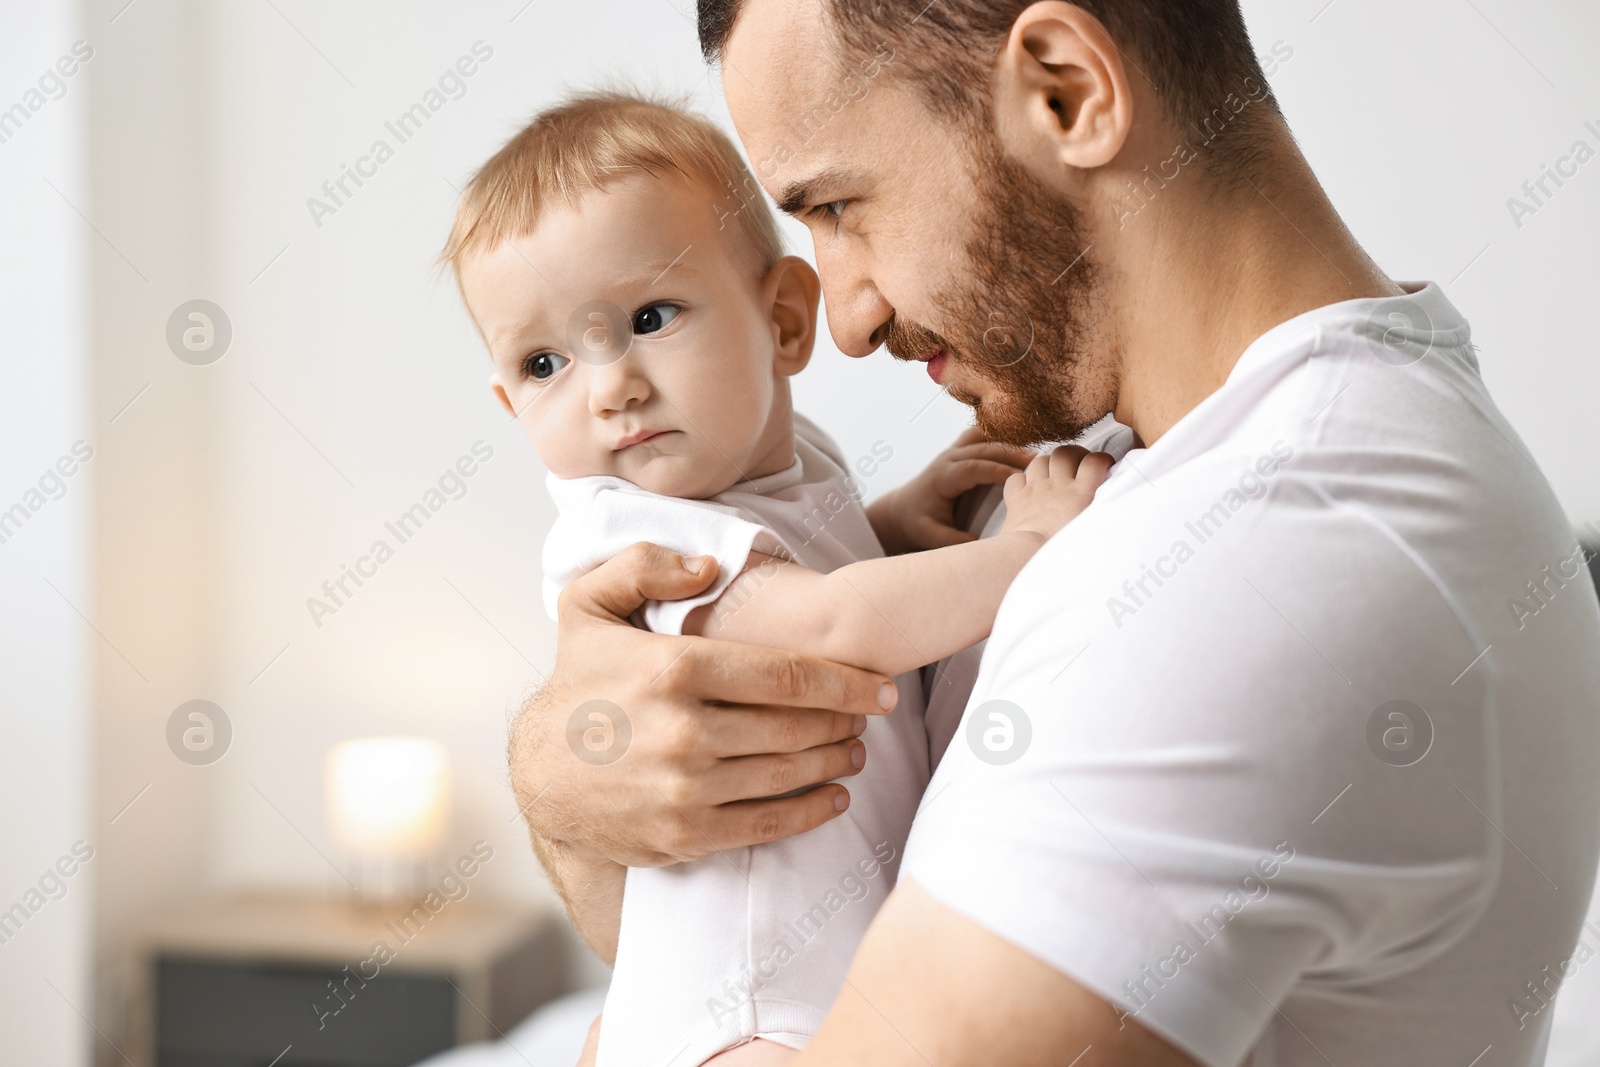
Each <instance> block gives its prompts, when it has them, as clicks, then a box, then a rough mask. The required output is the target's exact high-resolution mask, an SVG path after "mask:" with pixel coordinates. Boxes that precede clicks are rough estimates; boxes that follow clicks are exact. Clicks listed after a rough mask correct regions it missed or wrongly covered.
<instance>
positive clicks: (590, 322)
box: [445, 94, 1100, 1067]
mask: <svg viewBox="0 0 1600 1067" xmlns="http://www.w3.org/2000/svg"><path fill="white" fill-rule="evenodd" d="M753 189H754V183H753V181H752V179H751V177H750V175H749V172H748V171H747V170H746V169H745V167H744V165H743V163H742V161H741V160H740V157H739V155H738V153H737V151H736V150H735V149H734V147H733V146H732V144H731V143H730V142H729V141H728V139H727V138H726V137H725V136H723V134H722V133H721V132H720V131H718V130H717V128H716V127H715V126H713V125H711V124H710V123H709V122H706V121H705V120H702V119H699V118H696V117H694V116H691V115H687V114H685V113H683V112H682V111H680V110H678V109H676V108H674V107H671V106H667V105H663V104H658V103H654V102H650V101H645V100H640V99H635V98H633V97H629V96H625V95H618V94H592V95H587V96H581V97H577V98H574V99H572V100H570V101H568V102H567V103H565V104H563V105H562V106H559V107H557V108H554V109H553V110H550V111H547V112H545V113H543V114H541V115H540V116H538V117H537V118H536V119H535V120H534V121H533V123H532V124H531V125H529V126H528V127H527V128H526V129H524V130H523V131H522V132H520V133H519V134H517V135H516V136H515V137H513V138H512V139H511V141H510V142H509V143H508V144H507V145H506V146H505V147H504V148H503V149H501V150H500V151H499V152H498V153H497V154H496V155H495V156H494V157H493V158H492V159H490V160H489V161H488V162H487V163H486V164H484V166H483V167H482V169H481V170H480V171H479V172H478V173H477V175H476V176H474V178H473V179H472V181H471V183H470V184H469V186H468V187H467V190H466V192H465V194H464V196H463V199H462V203H461V206H460V209H459V213H458V216H457V219H456V222H455V226H454V229H453V231H452V234H451V237H450V241H449V244H448V246H447V248H446V250H445V255H446V258H448V260H449V261H450V263H451V264H452V265H453V266H454V268H455V271H456V277H457V280H458V283H459V285H460V288H461V293H462V298H463V300H464V301H465V303H466V305H467V309H468V311H469V312H470V314H471V316H472V319H473V321H474V322H475V323H476V325H477V327H478V330H479V332H480V333H481V335H482V337H483V340H484V342H485V344H486V345H487V346H488V349H489V354H490V356H491V357H492V360H493V363H494V372H493V374H492V375H491V376H490V382H489V384H490V388H491V389H492V390H493V391H494V394H495V396H496V398H497V399H498V400H499V402H500V404H501V405H502V406H504V408H505V409H506V410H507V411H508V412H510V413H511V414H512V415H514V416H515V417H516V418H517V419H518V421H520V422H521V424H522V425H523V427H524V428H525V430H526V431H527V434H528V437H529V439H530V440H531V441H532V442H533V446H534V448H535V449H537V451H538V453H539V457H540V459H541V460H542V461H543V462H544V464H545V466H546V467H547V468H548V470H549V476H548V486H549V490H550V494H551V496H552V497H553V498H554V500H555V503H556V506H557V509H558V511H559V518H558V519H557V521H556V523H555V526H554V528H553V529H552V531H551V533H550V536H549V539H548V540H547V542H546V543H545V549H544V567H545V576H546V577H545V589H544V599H545V604H546V607H547V608H549V609H550V610H551V611H552V613H553V612H554V606H555V601H556V597H557V594H559V592H560V590H561V588H562V587H563V586H564V585H565V584H566V583H568V582H570V581H572V580H573V579H574V578H576V577H578V576H579V575H581V574H583V573H584V572H586V571H588V570H590V569H592V568H593V567H595V566H598V565H599V564H600V563H602V562H604V561H605V560H606V559H608V558H610V557H611V556H613V555H615V554H616V553H617V552H619V551H621V550H622V549H624V548H625V547H627V546H628V545H630V544H632V543H633V542H636V541H644V540H648V541H654V542H656V543H658V544H662V545H665V546H666V547H668V548H671V549H673V550H675V551H678V552H682V553H684V554H686V555H691V556H697V555H704V556H711V557H713V558H715V559H716V561H717V564H718V568H719V569H718V575H717V580H716V581H715V582H714V583H713V585H712V586H711V588H710V589H708V590H707V591H706V592H704V593H703V594H701V595H699V596H696V597H693V598H691V599H688V600H681V601H662V602H651V603H649V604H647V605H646V606H645V607H644V608H643V609H642V610H641V611H640V612H639V613H637V614H636V616H635V618H634V620H633V621H634V622H635V624H636V625H640V626H644V627H647V628H649V629H650V630H653V631H656V632H658V633H672V634H696V635H711V636H716V637H719V638H724V639H730V640H737V641H744V642H749V643H754V644H760V645H766V646H770V647H773V648H780V649H788V650H792V651H795V652H801V653H806V654H809V655H814V656H822V657H825V658H827V659H831V660H836V661H841V662H844V663H851V664H855V665H857V666H860V667H862V668H866V669H869V670H873V671H881V672H883V673H885V674H889V675H899V674H906V672H912V671H915V670H917V669H918V668H920V667H922V666H924V665H925V664H928V663H932V662H935V661H937V660H939V659H941V658H943V657H945V656H948V655H951V654H952V653H955V652H957V651H958V650H960V649H963V648H966V647H967V646H969V645H972V644H975V643H976V642H978V641H980V640H982V639H983V638H984V637H986V636H987V635H988V633H989V629H990V627H991V626H992V624H993V622H994V617H995V612H996V611H997V610H998V608H999V605H1000V601H1001V598H1002V597H1003V596H1004V594H1005V591H1006V588H1007V587H1008V586H1009V585H1010V584H1011V582H1012V579H1014V578H1015V577H1016V576H1017V573H1018V571H1020V570H1021V569H1022V566H1023V565H1024V564H1025V563H1026V562H1027V561H1028V559H1029V558H1030V557H1031V556H1032V555H1033V554H1034V552H1035V551H1037V550H1038V549H1039V547H1040V546H1041V545H1043V544H1044V543H1045V541H1046V540H1047V539H1048V538H1049V537H1050V536H1051V535H1052V534H1054V533H1055V532H1056V531H1057V530H1058V529H1060V528H1061V526H1062V525H1064V524H1065V523H1066V522H1067V521H1068V520H1069V519H1071V518H1073V517H1074V516H1075V515H1077V514H1078V513H1079V512H1080V511H1082V510H1083V508H1084V507H1085V506H1086V505H1087V504H1088V503H1089V501H1090V499H1091V498H1092V496H1093V493H1094V489H1095V487H1096V484H1097V483H1098V480H1099V477H1100V476H1099V475H1098V474H1096V473H1094V472H1093V465H1087V466H1086V467H1085V469H1084V472H1083V473H1082V474H1081V475H1080V474H1079V473H1078V470H1077V467H1076V464H1075V463H1074V462H1073V460H1072V459H1071V458H1070V456H1069V455H1068V453H1066V452H1065V451H1058V452H1056V453H1054V454H1053V455H1051V456H1048V457H1047V456H1037V457H1035V456H1033V455H1032V454H1031V453H1027V452H1021V451H1018V450H1016V449H1010V448H1005V447H1002V446H999V445H993V444H986V443H983V442H982V441H981V440H980V439H979V438H978V437H976V436H975V435H974V434H973V433H972V432H970V431H969V432H968V433H967V434H964V435H963V436H962V437H961V439H960V440H958V441H957V443H956V445H955V446H954V447H952V448H951V449H950V450H949V451H947V452H945V453H944V454H943V455H941V456H940V457H939V458H938V459H936V460H935V461H934V463H933V465H932V466H931V467H929V469H928V470H927V471H925V472H924V473H923V474H922V475H920V476H919V477H918V478H916V479H915V480H913V481H912V482H910V483H908V484H907V485H905V486H902V487H901V488H899V489H897V490H895V491H893V492H891V493H889V494H887V495H885V496H883V497H882V498H880V499H879V500H877V501H876V502H875V503H874V504H873V505H872V506H870V507H863V506H862V504H861V503H860V500H859V490H858V489H857V487H856V485H855V483H854V482H853V480H852V478H851V477H850V474H849V473H848V471H849V467H848V465H847V464H846V462H845V460H844V457H843V456H842V455H841V454H840V452H839V449H838V447H837V446H836V445H835V444H834V443H833V442H832V441H831V440H830V439H829V438H828V436H827V435H826V434H824V433H823V432H822V431H821V430H819V429H818V428H817V427H816V426H814V425H812V424H811V423H810V422H808V421H806V420H805V419H804V418H802V417H800V416H799V415H797V414H795V412H794V410H793V408H792V405H791V401H790V392H789V381H788V379H789V378H790V377H791V376H793V375H795V374H798V373H799V372H800V371H801V370H802V369H803V368H804V367H805V365H806V362H807V360H808V359H809V358H810V355H811V349H812V345H813V342H814V341H815V338H816V329H817V324H818V319H817V302H818V296H819V288H820V286H819V281H818V278H817V275H816V273H815V272H814V271H813V270H812V269H811V267H810V266H809V265H808V264H807V263H806V262H805V261H804V260H801V259H799V258H796V257H794V256H786V255H784V254H783V247H782V243H781V240H780V238H779V236H778V231H777V227H776V224H775V222H774V220H773V217H772V214H771V212H770V211H769V209H768V208H767V206H766V202H765V201H764V200H763V199H761V198H760V197H759V194H754V195H752V193H751V192H750V191H751V190H753ZM1001 481H1003V482H1005V506H1006V517H1005V524H1004V527H1003V529H1002V530H1001V532H1000V533H999V534H998V535H996V536H993V537H989V538H986V539H983V540H974V539H973V538H972V537H971V536H970V535H968V534H965V533H963V532H961V531H958V530H957V529H955V528H954V524H953V520H952V515H953V507H954V503H955V498H956V497H957V496H959V495H960V494H961V493H962V492H964V491H966V490H967V489H970V488H974V487H976V486H979V485H985V484H992V483H996V482H1001ZM919 550H924V551H919ZM886 552H887V553H889V554H888V555H885V553H886ZM897 682H898V684H899V689H900V704H899V706H898V707H897V708H896V710H895V711H894V712H893V713H892V714H891V715H888V716H885V717H881V718H874V719H873V720H872V721H871V722H870V723H869V724H868V725H867V727H866V732H865V735H864V740H865V742H866V745H867V747H868V748H869V749H870V750H871V752H872V762H871V765H870V766H867V767H866V768H865V770H864V771H863V772H862V773H861V775H860V776H859V777H858V778H857V779H856V780H855V781H854V783H853V784H852V785H851V794H852V799H851V804H850V807H849V810H848V811H846V812H845V813H844V814H843V815H841V816H840V817H839V818H837V819H835V820H833V821H832V822H829V823H827V824H826V825H824V826H821V827H819V828H817V829H815V830H812V831H810V832H808V833H805V834H801V835H798V836H796V837H791V838H789V839H787V840H783V841H777V842H773V843H771V844H766V845H759V846H755V847H751V848H743V849H738V850H736V851H731V852H720V853H715V854H713V855H710V856H707V857H705V858H704V859H701V860H698V861H695V862H692V863H685V864H680V865H678V866H674V867H667V868H634V869H630V870H629V871H628V874H627V880H626V885H625V889H624V898H623V907H622V921H621V929H620V935H619V940H618V947H617V958H616V963H615V971H614V974H613V978H612V984H611V989H610V992H609V993H608V995H607V999H606V1005H605V1011H604V1014H603V1016H602V1020H601V1024H600V1036H599V1046H598V1062H599V1064H600V1065H601V1067H612V1065H616V1067H645V1065H656V1064H659V1065H663V1067H667V1065H672V1067H676V1065H695V1064H701V1063H705V1062H707V1061H708V1060H711V1059H713V1058H715V1059H716V1062H717V1065H718V1067H724V1065H726V1064H729V1063H745V1064H753V1063H765V1062H776V1061H777V1060H780V1059H784V1058H787V1057H789V1056H792V1055H794V1053H793V1052H792V1051H790V1050H794V1049H801V1048H804V1047H805V1045H806V1042H807V1041H808V1040H809V1039H810V1037H811V1036H812V1035H813V1034H815V1033H816V1030H817V1028H818V1025H819V1024H820V1022H821V1020H822V1018H823V1016H824V1015H825V1014H826V1012H827V1010H828V1007H829V1005H830V1004H831V1003H832V1001H833V999H834V997H835V996H836V994H837V993H838V992H839V990H840V988H841V987H842V985H843V982H844V978H845V974H846V971H847V970H848V967H849V964H850V960H851V957H852V955H853V954H854V951H855V949H856V946H857V944H858V942H859V941H860V939H861V937H862V934H863V933H864V931H865V930H866V927H867V924H868V923H869V922H870V920H871V919H872V916H873V914H874V913H875V912H876V911H877V909H878V907H879V905H881V904H882V902H883V900H884V898H885V896H886V895H887V894H888V892H889V890H890V889H891V888H892V886H893V884H894V877H895V872H896V870H897V868H898V862H899V858H900V852H901V849H902V847H903V846H904V843H905V839H906V834H907V832H908V830H909V828H910V824H911V819H912V815H913V814H914V812H915V810H916V807H917V804H918V801H919V800H920V798H921V796H922V792H923V788H924V787H925V785H926V784H927V780H928V774H929V742H928V736H927V733H926V731H925V729H924V725H923V720H922V700H921V694H922V687H921V684H920V681H919V679H918V678H917V677H916V675H914V674H908V675H907V676H906V677H902V678H899V679H897ZM623 762H624V764H625V762H626V760H625V757H624V760H623Z"/></svg>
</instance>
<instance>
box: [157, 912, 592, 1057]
mask: <svg viewBox="0 0 1600 1067" xmlns="http://www.w3.org/2000/svg"><path fill="white" fill-rule="evenodd" d="M440 899H441V898H438V897H435V898H434V901H433V902H434V903H435V905H436V906H437V905H438V903H439V901H440ZM563 944H564V942H563V939H562V938H561V936H560V929H559V925H558V923H557V921H556V920H555V919H554V918H553V917H552V916H550V915H549V914H547V913H544V912H539V911H531V910H527V909H522V908H516V907H512V906H509V905H504V904H501V903H498V902H493V901H485V900H482V899H481V898H478V897H475V896H468V897H466V898H464V899H461V900H458V901H448V900H446V901H444V903H443V906H442V907H439V908H438V910H437V911H436V912H430V911H429V910H428V908H427V907H425V906H423V905H422V904H421V903H418V904H416V905H411V906H408V905H404V904H384V905H376V904H374V905H367V904H356V903H344V902H340V901H331V900H326V899H321V898H295V897H241V898H237V899H229V900H221V901H215V902H208V903H205V904H201V905H197V906H196V907H194V908H193V909H190V910H187V911H183V912H181V913H176V914H173V915H170V916H167V917H165V918H164V919H162V920H161V921H159V922H157V923H156V924H154V925H153V926H152V927H150V928H149V930H148V932H147V935H146V937H145V939H144V946H143V947H144V950H145V953H146V958H147V959H148V960H149V962H150V966H151V967H152V968H153V970H154V974H153V976H152V978H153V989H154V993H155V1006H154V1010H155V1020H154V1029H155V1033H154V1040H155V1048H156V1063H157V1065H158V1067H268V1065H269V1064H270V1065H273V1067H404V1065H409V1064H413V1063H416V1062H417V1061H418V1060H421V1059H423V1058H425V1057H427V1056H429V1055H432V1054H433V1053H435V1052H438V1051H440V1050H442V1049H446V1048H450V1047H452V1046H454V1045H457V1044H460V1043H462V1042H466V1041H479V1040H486V1039H491V1038H495V1037H498V1036H499V1035H500V1034H502V1033H503V1032H505V1031H507V1030H509V1029H510V1028H511V1027H513V1026H515V1025H516V1024H517V1023H518V1022H520V1021H522V1019H523V1018H525V1017H526V1016H527V1015H528V1013H529V1012H531V1011H533V1009H535V1008H537V1007H538V1006H539V1005H540V1004H542V1003H544V1002H545V1001H547V1000H549V999H550V998H552V997H554V996H555V995H557V994H558V993H560V992H561V991H562V981H563V978H564V960H563V958H562V945H563Z"/></svg>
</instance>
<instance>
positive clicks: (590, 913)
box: [510, 687, 628, 963]
mask: <svg viewBox="0 0 1600 1067" xmlns="http://www.w3.org/2000/svg"><path fill="white" fill-rule="evenodd" d="M553 699H554V697H553V696H552V694H551V691H550V689H549V688H548V687H546V688H545V689H543V690H541V691H540V692H539V693H538V694H537V695H535V696H534V698H533V699H532V700H530V701H529V702H528V703H527V704H526V705H525V706H524V707H523V709H522V713H521V714H520V715H519V716H518V717H517V721H516V723H515V724H514V725H513V727H512V731H511V746H510V747H511V752H510V756H511V760H510V762H511V766H512V768H513V770H514V772H517V773H514V774H513V776H512V777H513V781H514V784H515V786H516V788H517V794H518V795H517V802H518V804H519V805H520V806H521V810H522V815H523V819H524V820H525V821H526V823H527V826H528V837H529V840H530V841H531V842H532V843H533V851H534V854H535V855H537V856H538V857H539V862H540V864H541V865H542V866H543V867H544V870H545V874H546V875H548V876H549V878H550V884H551V885H552V886H554V887H555V890H556V893H557V894H558V895H559V896H560V897H561V902H562V904H563V905H564V906H565V907H566V909H567V915H568V916H569V917H570V918H571V919H572V925H573V926H575V927H577V930H578V934H579V936H581V937H582V938H583V940H584V941H585V943H587V944H588V946H589V947H590V948H591V949H593V950H594V953H595V955H597V956H599V957H600V958H601V959H602V960H604V961H605V962H606V963H611V962H612V961H613V960H615V959H616V955H617V931H618V929H619V928H620V927H621V923H622V886H623V881H624V879H625V877H626V875H627V871H628V869H627V868H626V867H624V866H623V865H622V864H620V863H617V862H616V861H615V860H612V859H609V858H607V857H606V856H604V855H602V854H601V853H600V852H599V851H597V850H595V849H594V848H592V847H590V846H588V845H585V844H581V843H580V842H578V841H575V840H573V839H572V838H571V837H570V836H568V835H567V834H565V833H562V832H561V827H562V826H563V825H570V822H571V819H570V814H568V813H564V812H562V811H561V809H560V807H559V805H560V802H561V801H562V799H563V795H562V794H563V792H564V791H563V790H561V788H560V787H559V786H558V785H557V783H556V781H555V779H554V776H553V774H552V773H550V771H551V769H552V768H551V763H550V760H551V758H552V757H551V754H550V752H549V751H548V749H549V746H550V743H551V741H552V738H550V737H549V736H548V731H546V730H544V729H541V724H543V723H546V722H547V721H549V714H548V713H549V710H550V705H551V701H552V700H553ZM567 755H568V754H567V753H565V752H563V753H561V754H558V755H556V756H555V757H554V758H555V759H557V760H559V759H562V758H563V757H564V756H567ZM540 770H543V771H545V772H546V773H543V774H540V773H538V771H540ZM536 781H537V782H538V783H539V784H537V785H535V784H534V783H535V782H536Z"/></svg>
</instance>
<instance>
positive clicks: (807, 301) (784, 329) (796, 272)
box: [762, 256, 822, 376]
mask: <svg viewBox="0 0 1600 1067" xmlns="http://www.w3.org/2000/svg"><path fill="white" fill-rule="evenodd" d="M762 294H763V295H764V296H765V298H766V299H767V300H768V301H769V302H770V307H771V309H772V310H771V322H772V350H773V351H772V369H773V370H774V371H775V372H776V373H778V374H780V375H784V376H788V375H792V374H799V373H800V372H801V371H802V370H804V369H805V366H806V364H807V363H808V362H809V361H810V360H811V349H812V347H813V346H814V345H815V344H816V341H817V302H818V300H819V299H820V298H821V296H822V281H821V279H819V278H818V277H817V272H816V271H815V270H813V269H812V268H811V264H809V263H807V262H806V261H805V260H803V259H801V258H800V257H799V256H784V257H783V258H782V259H780V260H778V262H776V263H774V264H773V265H772V269H771V270H770V271H768V272H767V277H766V279H765V281H764V282H763V283H762Z"/></svg>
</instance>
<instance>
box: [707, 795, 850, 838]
mask: <svg viewBox="0 0 1600 1067" xmlns="http://www.w3.org/2000/svg"><path fill="white" fill-rule="evenodd" d="M849 806H850V794H849V793H848V792H847V791H846V790H845V788H844V786H841V785H832V784H830V785H819V786H818V787H817V788H815V789H812V790H810V791H808V792H805V793H801V794H799V795H798V796H792V797H782V798H780V799H777V800H741V801H738V802H736V803H733V804H724V805H722V807H720V808H714V809H712V812H711V814H710V817H709V820H708V822H709V825H708V827H707V834H708V836H709V837H710V838H711V839H712V840H713V841H715V842H716V843H717V847H718V848H719V849H726V848H740V847H742V846H744V845H764V844H766V843H767V842H768V841H777V840H780V839H781V838H785V837H791V836H793V835H794V834H802V833H805V832H806V831H807V830H814V829H816V828H817V827H819V826H821V825H822V824H823V823H825V822H827V821H828V820H830V819H836V818H838V817H839V815H840V813H842V812H843V811H845V810H846V809H847V808H849Z"/></svg>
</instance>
